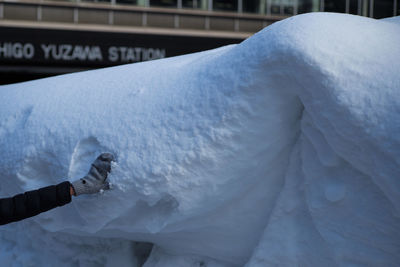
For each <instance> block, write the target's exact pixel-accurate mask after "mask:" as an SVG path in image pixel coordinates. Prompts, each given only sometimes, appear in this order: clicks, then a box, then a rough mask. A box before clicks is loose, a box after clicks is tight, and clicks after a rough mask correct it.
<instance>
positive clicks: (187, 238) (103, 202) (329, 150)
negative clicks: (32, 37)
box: [0, 13, 400, 267]
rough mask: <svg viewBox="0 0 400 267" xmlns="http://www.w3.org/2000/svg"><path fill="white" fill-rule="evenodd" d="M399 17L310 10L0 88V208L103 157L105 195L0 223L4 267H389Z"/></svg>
mask: <svg viewBox="0 0 400 267" xmlns="http://www.w3.org/2000/svg"><path fill="white" fill-rule="evenodd" d="M399 21H400V19H399V18H394V19H389V20H374V19H369V18H363V17H358V16H352V15H343V14H330V13H313V14H306V15H300V16H295V17H292V18H289V19H286V20H284V21H281V22H278V23H275V24H273V25H272V26H270V27H268V28H266V29H264V30H263V31H261V32H259V33H257V34H255V35H254V36H252V37H251V38H249V39H247V40H246V41H244V42H242V43H241V44H239V45H231V46H227V47H222V48H219V49H215V50H211V51H206V52H202V53H196V54H191V55H186V56H180V57H174V58H169V59H163V60H157V61H152V62H146V63H140V64H130V65H124V66H119V67H113V68H106V69H101V70H96V71H89V72H81V73H77V74H70V75H63V76H58V77H53V78H48V79H43V80H37V81H33V82H27V83H21V84H15V85H8V86H2V87H0V90H1V91H0V100H1V103H2V105H1V106H0V152H1V153H0V154H1V164H0V173H2V176H1V178H0V179H1V196H11V195H13V194H16V193H20V192H22V191H24V190H31V189H35V188H38V187H40V186H45V185H49V184H54V183H58V182H61V181H63V180H64V179H68V180H70V181H73V180H75V179H77V178H79V177H81V176H83V175H84V174H85V173H86V172H87V171H88V168H89V164H90V162H91V161H92V160H93V159H94V158H95V157H96V156H97V155H98V154H99V153H100V152H104V151H110V152H113V153H114V154H115V155H116V156H117V163H116V164H115V166H114V168H113V172H112V174H111V176H110V181H111V182H112V183H113V185H114V186H113V189H112V190H109V191H106V192H104V194H98V195H93V196H82V197H78V198H74V199H73V202H72V203H71V204H69V205H68V206H65V207H62V208H58V209H55V210H52V211H50V212H47V213H44V214H41V215H39V216H37V217H35V218H32V219H28V220H25V221H22V222H19V223H14V224H10V225H7V226H4V227H2V228H1V230H0V243H1V249H0V250H1V253H0V261H1V262H2V263H4V264H6V265H9V266H30V265H32V266H45V265H46V264H49V263H51V265H52V266H63V265H64V266H75V265H79V266H103V265H104V266H137V265H141V264H142V262H143V261H145V260H146V257H147V256H146V255H145V254H146V253H147V252H148V250H149V246H148V245H147V249H146V248H145V249H143V246H144V247H146V244H145V243H137V242H149V243H153V244H154V245H155V246H154V248H153V250H152V253H151V255H150V257H149V258H148V259H147V261H146V263H145V266H146V267H150V266H185V267H186V266H243V265H246V266H269V265H281V266H336V265H352V266H362V265H370V266H395V265H398V264H399V263H400V253H399V252H400V213H399V212H400V195H399V192H400V180H399V175H400V93H399V89H400V76H399V75H398V74H399V69H400V60H399V59H400V45H399V44H400V25H399ZM140 248H142V249H140ZM140 251H142V253H140ZM139 254H140V255H139Z"/></svg>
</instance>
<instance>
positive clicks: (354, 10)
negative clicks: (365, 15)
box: [349, 0, 359, 15]
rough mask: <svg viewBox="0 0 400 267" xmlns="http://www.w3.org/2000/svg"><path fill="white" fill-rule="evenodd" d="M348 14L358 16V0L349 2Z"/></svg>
mask: <svg viewBox="0 0 400 267" xmlns="http://www.w3.org/2000/svg"><path fill="white" fill-rule="evenodd" d="M349 1H350V3H349V13H350V14H353V15H358V2H359V0H349Z"/></svg>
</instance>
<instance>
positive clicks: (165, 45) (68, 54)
mask: <svg viewBox="0 0 400 267" xmlns="http://www.w3.org/2000/svg"><path fill="white" fill-rule="evenodd" d="M399 2H400V0H85V1H84V0H78V1H62V0H57V1H47V0H17V1H15V0H12V1H10V0H0V84H7V83H12V82H18V81H24V80H30V79H35V78H40V77H47V76H51V75H57V74H63V73H69V72H75V71H82V70H88V69H94V68H100V67H108V66H113V65H120V64H126V63H132V62H141V61H147V60H153V59H160V58H164V57H170V56H177V55H182V54H186V53H193V52H198V51H203V50H207V49H212V48H216V47H219V46H223V45H228V44H233V43H239V42H241V41H243V40H244V39H245V38H247V37H249V36H250V35H252V34H253V33H255V32H257V31H259V30H261V29H262V28H264V27H266V26H268V25H270V24H272V23H274V22H275V21H278V20H281V19H284V18H287V17H288V16H292V15H296V14H301V13H307V12H315V11H327V12H342V13H349V14H355V15H362V16H367V17H372V18H383V17H391V16H395V15H397V14H399V13H400V12H399V6H400V5H399V4H400V3H399Z"/></svg>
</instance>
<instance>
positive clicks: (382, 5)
mask: <svg viewBox="0 0 400 267" xmlns="http://www.w3.org/2000/svg"><path fill="white" fill-rule="evenodd" d="M393 8H394V1H393V0H379V1H377V0H375V1H374V14H373V15H374V18H376V19H380V18H387V17H392V16H393Z"/></svg>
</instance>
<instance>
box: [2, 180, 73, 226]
mask: <svg viewBox="0 0 400 267" xmlns="http://www.w3.org/2000/svg"><path fill="white" fill-rule="evenodd" d="M70 185H71V184H70V182H67V181H66V182H62V183H60V184H58V185H51V186H47V187H43V188H40V189H38V190H33V191H28V192H25V193H23V194H19V195H16V196H14V197H10V198H2V199H0V225H3V224H7V223H10V222H15V221H20V220H22V219H25V218H29V217H32V216H35V215H37V214H39V213H41V212H45V211H48V210H50V209H53V208H56V207H59V206H63V205H65V204H67V203H69V202H71V194H70Z"/></svg>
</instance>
